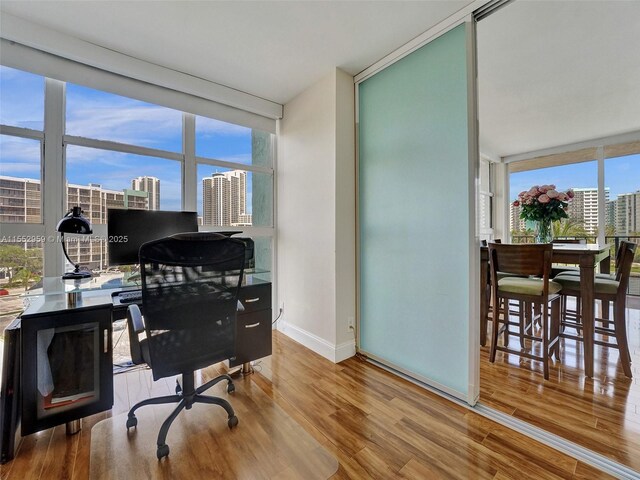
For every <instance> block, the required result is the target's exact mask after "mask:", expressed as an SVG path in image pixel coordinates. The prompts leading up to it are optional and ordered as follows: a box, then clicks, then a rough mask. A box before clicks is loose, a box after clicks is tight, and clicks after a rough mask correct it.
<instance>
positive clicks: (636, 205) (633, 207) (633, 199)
mask: <svg viewBox="0 0 640 480" xmlns="http://www.w3.org/2000/svg"><path fill="white" fill-rule="evenodd" d="M615 230H616V235H631V234H632V233H636V232H640V190H638V191H636V192H634V193H623V194H621V195H618V198H617V199H616V206H615Z"/></svg>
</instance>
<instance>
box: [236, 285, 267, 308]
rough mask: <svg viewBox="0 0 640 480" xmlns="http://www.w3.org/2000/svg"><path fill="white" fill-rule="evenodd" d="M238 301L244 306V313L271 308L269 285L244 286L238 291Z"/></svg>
mask: <svg viewBox="0 0 640 480" xmlns="http://www.w3.org/2000/svg"><path fill="white" fill-rule="evenodd" d="M238 300H240V302H242V305H243V306H244V313H250V312H257V311H259V310H265V309H267V308H271V284H270V283H264V284H261V285H246V286H244V287H242V288H241V289H240V294H239V295H238Z"/></svg>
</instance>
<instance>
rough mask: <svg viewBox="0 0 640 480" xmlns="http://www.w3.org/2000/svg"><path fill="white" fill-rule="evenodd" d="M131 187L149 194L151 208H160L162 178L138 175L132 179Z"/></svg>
mask: <svg viewBox="0 0 640 480" xmlns="http://www.w3.org/2000/svg"><path fill="white" fill-rule="evenodd" d="M131 189H132V190H137V191H139V192H147V193H148V194H149V196H148V197H149V210H160V179H158V178H156V177H147V176H145V177H138V178H134V179H133V180H131Z"/></svg>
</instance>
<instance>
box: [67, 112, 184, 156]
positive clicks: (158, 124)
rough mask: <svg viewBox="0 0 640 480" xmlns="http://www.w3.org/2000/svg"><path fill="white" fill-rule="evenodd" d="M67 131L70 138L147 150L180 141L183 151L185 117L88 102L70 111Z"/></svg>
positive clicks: (177, 114) (179, 145)
mask: <svg viewBox="0 0 640 480" xmlns="http://www.w3.org/2000/svg"><path fill="white" fill-rule="evenodd" d="M132 102H133V101H132ZM136 103H137V102H136ZM66 130H67V133H68V134H70V135H79V136H82V137H87V138H96V139H99V140H112V141H116V142H121V143H129V144H133V145H146V146H154V145H158V144H161V143H163V142H165V141H166V140H167V139H168V138H171V137H174V138H176V139H178V142H176V143H177V145H176V147H177V148H178V149H179V148H180V147H181V144H180V140H179V139H180V138H181V135H182V114H181V113H180V112H177V111H175V110H170V109H168V108H163V107H157V106H152V105H150V106H145V105H143V106H139V105H131V104H129V105H118V104H115V105H105V104H104V103H103V102H91V101H87V102H83V105H82V107H81V108H73V109H70V111H69V112H68V115H67V129H66Z"/></svg>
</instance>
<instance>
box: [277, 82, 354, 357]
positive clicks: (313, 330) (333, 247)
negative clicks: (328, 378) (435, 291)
mask: <svg viewBox="0 0 640 480" xmlns="http://www.w3.org/2000/svg"><path fill="white" fill-rule="evenodd" d="M278 149H279V155H278V187H277V188H278V195H277V199H278V200H277V209H278V210H277V211H278V252H277V259H278V265H277V268H278V292H277V297H278V301H279V303H280V304H281V305H282V303H284V311H283V315H282V318H281V321H280V322H279V324H278V328H279V329H280V330H281V331H283V332H284V333H285V334H286V335H288V336H290V337H292V338H294V339H295V340H297V341H298V342H300V343H302V344H303V345H306V346H307V347H309V348H311V349H312V350H314V351H316V352H317V353H319V354H321V355H323V356H324V357H326V358H328V359H330V360H332V361H336V362H337V361H341V360H343V359H345V358H348V357H350V356H352V355H354V354H355V340H354V338H355V337H354V333H353V332H352V331H350V330H349V328H348V321H349V319H350V318H355V121H354V86H353V78H352V77H351V76H349V75H348V74H346V73H344V72H342V71H341V70H338V69H336V70H335V71H333V72H331V73H330V74H329V75H327V76H326V77H325V78H323V79H322V80H320V81H319V82H318V83H316V84H315V85H313V86H312V87H310V88H308V89H307V90H305V91H304V92H302V93H301V94H300V95H298V96H297V97H296V98H294V99H293V100H292V101H290V102H289V103H287V104H286V105H285V107H284V118H283V120H282V122H281V125H280V138H279V139H278Z"/></svg>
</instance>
